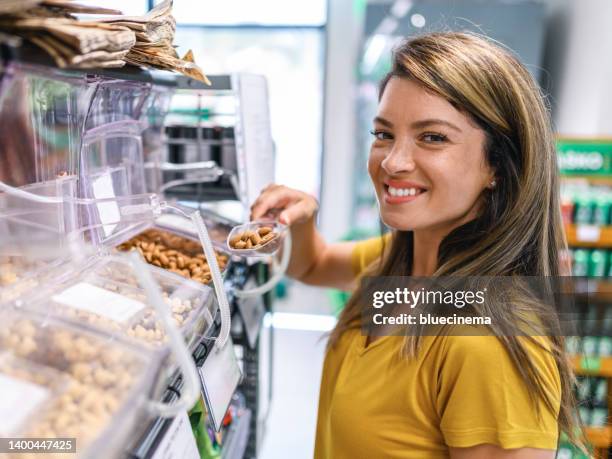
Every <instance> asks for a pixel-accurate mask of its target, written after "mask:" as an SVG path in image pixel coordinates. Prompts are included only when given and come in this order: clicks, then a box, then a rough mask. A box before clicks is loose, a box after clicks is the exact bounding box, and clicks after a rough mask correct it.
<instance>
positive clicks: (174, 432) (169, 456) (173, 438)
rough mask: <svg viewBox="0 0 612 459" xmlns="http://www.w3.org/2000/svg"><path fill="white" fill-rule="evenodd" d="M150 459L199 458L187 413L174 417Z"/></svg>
mask: <svg viewBox="0 0 612 459" xmlns="http://www.w3.org/2000/svg"><path fill="white" fill-rule="evenodd" d="M151 459H200V453H199V452H198V447H197V445H196V442H195V438H194V436H193V431H192V430H191V424H190V423H189V418H188V417H187V413H185V412H183V413H181V414H179V415H177V416H176V417H175V418H174V421H172V424H170V427H168V430H167V431H166V433H165V435H164V438H162V440H161V442H160V443H159V446H158V447H157V449H156V450H155V452H154V453H153V456H152V457H151Z"/></svg>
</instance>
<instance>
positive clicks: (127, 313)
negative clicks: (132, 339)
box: [52, 282, 145, 323]
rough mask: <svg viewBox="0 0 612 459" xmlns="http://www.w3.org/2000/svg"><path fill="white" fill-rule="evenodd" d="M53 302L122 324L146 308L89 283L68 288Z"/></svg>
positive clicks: (55, 297)
mask: <svg viewBox="0 0 612 459" xmlns="http://www.w3.org/2000/svg"><path fill="white" fill-rule="evenodd" d="M52 300H53V301H55V302H56V303H60V304H63V305H65V306H68V307H71V308H74V309H78V310H81V311H87V312H91V313H93V314H97V315H99V316H101V317H106V318H107V319H110V320H113V321H115V322H121V323H123V322H126V321H127V320H129V319H130V317H132V316H133V315H134V314H136V313H137V312H139V311H140V310H142V309H143V308H144V307H145V305H144V303H141V302H140V301H136V300H133V299H131V298H127V297H125V296H123V295H119V294H118V293H115V292H111V291H109V290H106V289H103V288H100V287H98V286H96V285H92V284H89V283H87V282H79V283H78V284H75V285H73V286H72V287H69V288H67V289H66V290H64V291H63V292H61V293H59V294H58V295H54V296H53V297H52Z"/></svg>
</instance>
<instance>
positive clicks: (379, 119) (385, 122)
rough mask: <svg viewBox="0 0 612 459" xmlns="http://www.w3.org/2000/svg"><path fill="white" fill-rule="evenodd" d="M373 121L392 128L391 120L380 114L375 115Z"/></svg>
mask: <svg viewBox="0 0 612 459" xmlns="http://www.w3.org/2000/svg"><path fill="white" fill-rule="evenodd" d="M374 122H375V123H379V124H382V125H383V126H387V127H388V128H392V127H393V123H392V122H391V121H389V120H386V119H384V118H383V117H382V116H376V117H375V118H374Z"/></svg>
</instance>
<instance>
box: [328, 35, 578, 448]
mask: <svg viewBox="0 0 612 459" xmlns="http://www.w3.org/2000/svg"><path fill="white" fill-rule="evenodd" d="M391 78H406V79H410V80H411V81H414V82H416V83H418V84H420V85H421V86H422V87H424V88H425V89H426V90H427V91H430V92H431V93H433V94H436V95H439V96H441V97H443V98H444V99H445V100H447V101H449V102H450V103H451V104H452V105H453V106H454V107H456V108H457V109H458V110H460V111H462V112H463V113H466V114H467V115H469V116H470V117H471V118H472V119H473V120H474V121H475V122H476V123H477V124H478V125H479V126H480V127H481V129H482V130H483V131H484V132H485V135H486V143H485V156H486V160H487V161H488V164H489V165H490V166H491V167H492V169H493V170H494V171H495V180H496V183H497V185H496V187H494V188H493V189H492V190H487V191H485V192H484V193H483V206H482V209H481V212H480V214H479V216H478V217H477V218H476V219H474V220H472V221H470V222H468V223H466V224H464V225H463V226H460V227H458V228H456V229H454V230H453V231H452V232H450V234H448V235H447V236H446V237H445V238H444V240H443V241H442V243H441V245H440V248H439V252H438V265H437V270H436V272H435V273H434V276H449V275H452V276H542V277H544V276H546V277H548V276H550V277H555V276H558V275H559V274H560V267H559V260H560V258H559V257H560V254H561V253H562V251H563V250H565V249H566V248H567V245H566V242H565V235H564V230H563V225H562V220H561V214H560V200H559V183H558V180H559V174H558V167H557V160H556V153H555V145H554V136H553V132H552V127H551V123H550V116H549V111H548V107H547V105H546V103H545V98H544V96H543V95H542V94H541V92H540V89H539V87H538V85H537V83H536V82H535V81H534V79H533V78H532V76H531V75H530V73H529V71H528V70H527V69H526V68H525V67H524V66H523V65H522V64H521V63H520V62H519V61H518V60H517V59H516V58H515V57H514V56H513V55H512V53H511V52H509V51H507V50H505V49H504V48H502V47H501V46H498V45H496V44H494V43H493V42H492V41H490V40H489V39H487V38H484V37H480V36H478V35H475V34H471V33H433V34H427V35H423V36H419V37H416V38H413V39H409V40H406V41H403V42H402V43H401V44H400V45H399V46H398V47H397V48H396V49H395V51H394V54H393V66H392V69H391V71H390V72H389V73H388V74H387V75H386V77H385V78H384V79H383V80H382V82H381V85H380V94H381V95H382V93H383V91H384V90H385V87H386V85H387V83H388V82H389V80H390V79H391ZM412 257H413V235H412V232H410V231H393V233H392V237H391V242H390V244H389V246H387V247H386V248H385V250H383V256H382V257H381V259H380V262H379V263H378V264H375V265H373V266H370V267H369V269H368V273H369V274H372V275H375V276H409V275H411V272H412V262H413V259H412ZM364 296H365V291H364V289H362V288H357V290H356V291H355V293H354V294H353V296H352V297H351V299H350V300H349V302H348V304H347V306H346V307H345V309H344V310H343V312H342V314H341V315H340V317H339V320H338V324H337V325H336V327H335V329H334V330H333V331H332V333H331V335H330V340H329V346H334V345H335V343H337V342H338V340H339V338H340V336H341V335H342V333H343V332H344V331H346V330H348V329H351V328H357V327H359V318H360V314H361V308H360V307H359V306H358V305H362V304H366V303H367V299H366V298H364ZM488 308H489V309H487V310H486V313H487V314H488V315H489V316H491V317H492V321H493V323H494V325H492V326H491V328H492V329H493V333H494V334H495V335H496V336H498V337H499V339H500V340H501V342H502V343H503V344H504V346H505V348H506V350H507V351H508V353H509V355H510V357H511V359H512V361H513V362H514V364H515V365H516V367H517V369H518V370H519V372H520V374H521V377H522V379H523V380H524V382H525V384H526V386H527V387H528V389H529V393H530V394H531V396H532V401H533V402H534V404H535V406H536V409H538V408H539V404H538V403H537V401H538V399H540V400H542V401H543V402H544V404H545V406H546V408H547V409H548V410H550V411H551V412H552V413H553V414H554V415H555V416H557V406H558V403H559V400H558V398H557V397H555V395H554V394H551V393H550V392H549V391H547V389H546V387H545V385H544V384H543V382H542V375H541V374H540V371H539V370H538V368H537V367H536V365H535V364H534V363H533V361H532V360H531V359H530V356H529V352H528V351H527V348H526V345H525V344H526V342H525V339H520V338H519V336H520V335H522V334H523V333H521V329H520V324H519V322H520V321H519V320H517V317H518V316H517V315H513V314H515V313H514V312H512V311H508V310H507V309H506V308H502V307H501V306H500V305H499V304H497V305H495V304H492V305H489V306H488ZM510 309H512V308H510ZM540 319H541V320H542V321H544V319H543V318H542V317H540ZM495 324H502V325H501V326H499V325H495ZM496 327H497V328H496ZM559 335H560V333H559ZM548 336H549V339H548V340H549V342H550V345H549V346H548V345H547V346H543V345H542V344H541V342H537V341H536V340H535V339H532V338H529V337H523V338H526V339H527V340H528V341H531V342H534V343H536V344H537V345H539V346H540V347H542V348H543V349H545V350H546V351H547V352H551V354H552V356H553V357H554V359H555V361H556V364H557V367H558V370H559V374H560V379H561V407H560V411H559V413H558V424H559V430H560V432H566V433H567V434H568V435H569V437H570V438H571V439H572V440H573V441H575V442H576V443H577V444H582V441H581V439H580V438H577V437H576V434H575V432H576V429H575V427H576V423H577V422H578V421H577V420H576V411H575V406H576V402H575V399H574V396H573V393H572V387H573V383H574V376H573V373H572V370H571V366H570V365H569V362H568V359H567V356H566V354H565V352H564V340H563V338H562V337H561V336H554V333H550V334H548ZM420 342H421V338H420V336H418V335H416V336H407V337H406V338H405V342H404V346H403V349H404V351H405V354H406V355H407V356H408V357H414V356H415V355H416V353H417V352H418V349H419V344H420Z"/></svg>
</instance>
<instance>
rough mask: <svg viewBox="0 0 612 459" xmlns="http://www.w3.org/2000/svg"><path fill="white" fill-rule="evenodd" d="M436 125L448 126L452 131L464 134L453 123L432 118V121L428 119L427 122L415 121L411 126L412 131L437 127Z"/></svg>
mask: <svg viewBox="0 0 612 459" xmlns="http://www.w3.org/2000/svg"><path fill="white" fill-rule="evenodd" d="M435 124H441V125H443V126H447V127H449V128H451V129H454V130H455V131H457V132H462V131H461V129H459V128H458V127H457V126H455V125H454V124H453V123H449V122H448V121H445V120H440V119H437V118H431V119H426V120H420V121H415V122H414V123H412V124H411V125H410V127H411V128H412V129H423V128H426V127H428V126H432V125H435Z"/></svg>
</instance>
